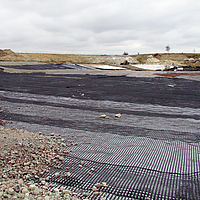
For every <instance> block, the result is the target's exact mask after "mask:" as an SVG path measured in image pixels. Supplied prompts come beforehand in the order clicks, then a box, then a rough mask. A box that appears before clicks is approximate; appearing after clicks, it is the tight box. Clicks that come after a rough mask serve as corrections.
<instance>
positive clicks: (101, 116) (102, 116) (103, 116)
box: [99, 115, 107, 118]
mask: <svg viewBox="0 0 200 200" xmlns="http://www.w3.org/2000/svg"><path fill="white" fill-rule="evenodd" d="M106 117H107V115H100V116H99V118H106Z"/></svg>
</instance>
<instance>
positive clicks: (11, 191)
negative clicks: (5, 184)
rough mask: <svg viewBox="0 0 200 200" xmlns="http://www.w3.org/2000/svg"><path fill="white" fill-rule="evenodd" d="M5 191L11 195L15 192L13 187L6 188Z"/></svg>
mask: <svg viewBox="0 0 200 200" xmlns="http://www.w3.org/2000/svg"><path fill="white" fill-rule="evenodd" d="M6 192H7V193H8V194H11V195H13V194H15V190H14V189H13V188H8V189H7V191H6Z"/></svg>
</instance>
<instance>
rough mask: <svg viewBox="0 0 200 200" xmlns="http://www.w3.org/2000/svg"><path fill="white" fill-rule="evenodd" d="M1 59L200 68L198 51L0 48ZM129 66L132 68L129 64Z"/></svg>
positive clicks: (8, 60)
mask: <svg viewBox="0 0 200 200" xmlns="http://www.w3.org/2000/svg"><path fill="white" fill-rule="evenodd" d="M0 61H5V62H41V63H57V64H77V63H78V64H105V65H122V64H123V65H129V64H130V65H134V64H164V65H171V64H172V63H175V64H176V65H179V66H181V67H190V68H192V69H199V67H200V54H197V53H193V54H192V53H191V54H189V53H170V54H168V53H163V54H141V55H78V54H44V53H15V52H13V51H12V50H10V49H5V50H0ZM127 68H130V67H128V66H127Z"/></svg>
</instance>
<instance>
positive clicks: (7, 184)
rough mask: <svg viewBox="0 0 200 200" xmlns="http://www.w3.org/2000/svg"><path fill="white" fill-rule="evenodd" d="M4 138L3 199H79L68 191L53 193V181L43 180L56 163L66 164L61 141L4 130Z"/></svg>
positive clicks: (0, 145) (0, 153)
mask: <svg viewBox="0 0 200 200" xmlns="http://www.w3.org/2000/svg"><path fill="white" fill-rule="evenodd" d="M0 138H1V140H0V198H1V199H26V200H32V199H38V200H39V199H45V200H51V199H74V200H75V199H78V198H77V197H76V195H75V194H74V195H72V194H73V192H71V191H69V190H65V189H64V188H60V189H58V188H57V189H54V191H53V192H51V191H49V190H48V187H49V183H48V179H49V177H47V178H41V175H43V174H44V173H45V172H48V171H49V170H50V169H51V164H52V162H55V161H56V162H64V157H63V156H62V155H63V153H67V152H65V150H62V148H61V147H62V146H64V145H65V143H63V139H62V138H61V137H59V136H58V137H57V136H55V135H54V134H51V135H50V136H45V135H43V134H41V133H40V134H34V133H30V132H28V131H24V130H22V129H6V128H5V127H3V126H2V127H0Z"/></svg>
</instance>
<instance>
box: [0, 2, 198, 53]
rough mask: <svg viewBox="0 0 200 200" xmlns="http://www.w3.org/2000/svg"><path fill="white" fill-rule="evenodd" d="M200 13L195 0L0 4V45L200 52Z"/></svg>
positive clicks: (39, 48) (78, 50)
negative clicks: (166, 47) (168, 46)
mask: <svg viewBox="0 0 200 200" xmlns="http://www.w3.org/2000/svg"><path fill="white" fill-rule="evenodd" d="M199 9H200V2H198V1H195V0H190V1H189V0H185V1H181V0H177V1H174V0H166V1H165V0H164V1H160V0H151V1H149V0H141V1H132V0H124V1H121V0H107V1H105V0H101V1H100V0H96V1H94V0H84V1H81V0H73V1H72V0H68V1H66V0H57V1H55V0H43V1H41V0H18V1H16V0H9V1H4V0H0V16H1V18H2V19H4V20H2V22H1V24H0V28H1V30H3V31H2V32H1V33H0V36H1V38H0V41H1V44H2V45H3V46H2V48H4V47H6V48H7V47H9V48H12V49H13V50H16V51H20V50H27V51H48V50H50V51H55V52H56V51H58V52H59V51H60V52H62V51H66V52H68V53H100V54H101V53H111V54H121V53H122V52H123V51H129V52H130V53H137V52H138V51H139V52H163V51H164V47H165V45H167V44H169V45H171V46H172V47H173V46H174V49H173V48H171V49H172V51H173V50H174V51H179V52H180V51H186V50H187V49H188V51H190V50H191V51H192V49H193V48H194V47H195V48H196V49H197V50H199V51H200V45H199V44H198V43H197V41H199V35H200V28H199V26H198V23H199V20H200V15H199Z"/></svg>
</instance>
